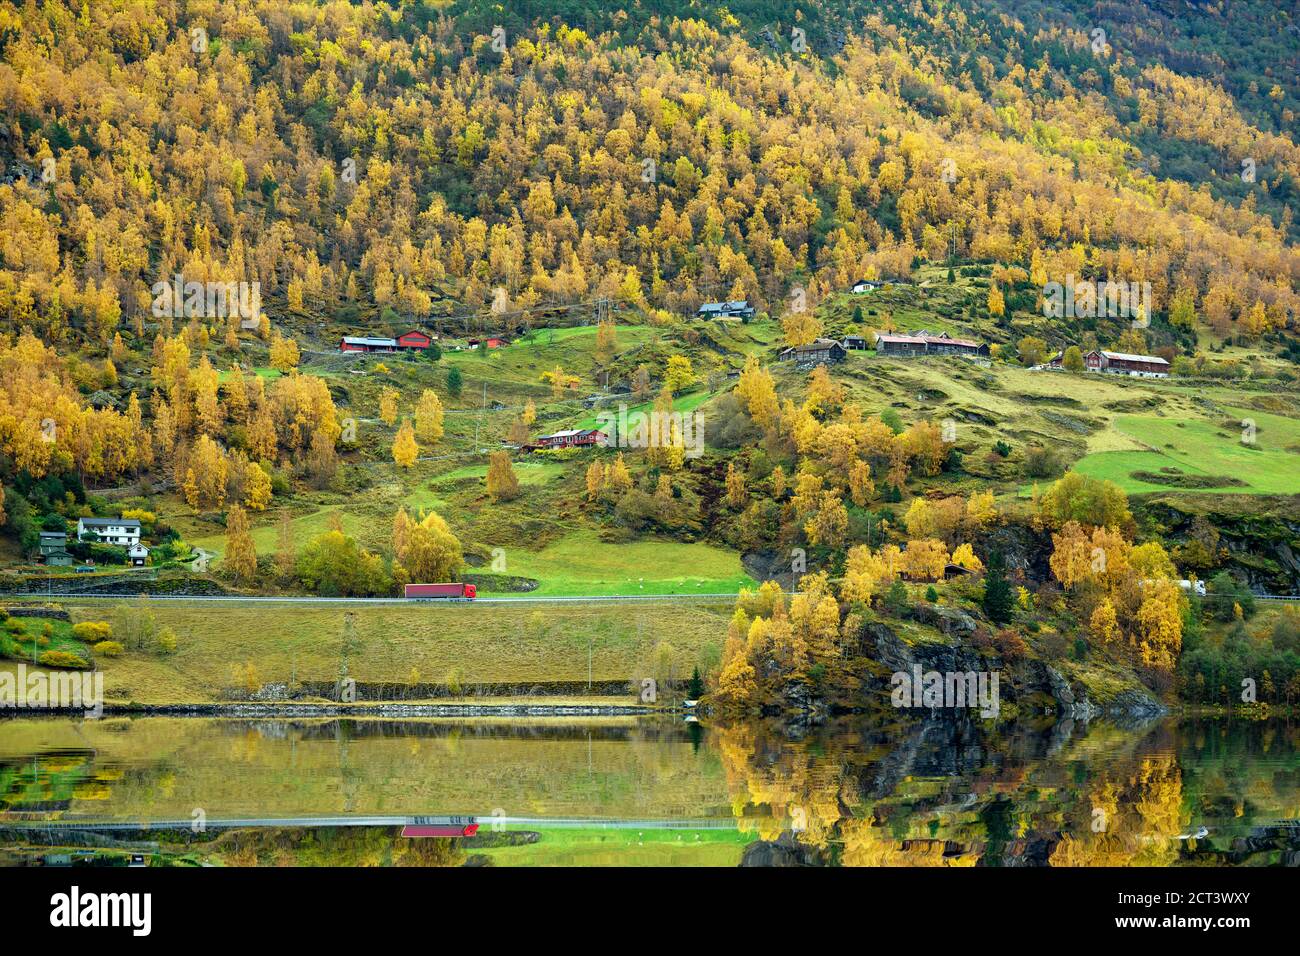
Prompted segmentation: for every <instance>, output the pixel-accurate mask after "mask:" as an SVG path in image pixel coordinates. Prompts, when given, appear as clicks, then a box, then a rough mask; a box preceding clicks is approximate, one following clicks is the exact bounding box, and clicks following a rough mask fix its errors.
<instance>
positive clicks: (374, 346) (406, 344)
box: [339, 329, 433, 352]
mask: <svg viewBox="0 0 1300 956" xmlns="http://www.w3.org/2000/svg"><path fill="white" fill-rule="evenodd" d="M432 344H433V337H432V336H430V335H429V334H428V333H427V332H421V331H419V330H418V329H412V330H411V331H409V332H403V333H402V334H401V335H399V336H397V338H395V339H390V338H380V337H375V336H366V335H345V336H343V339H342V340H341V341H340V342H339V351H340V352H412V351H419V350H421V349H427V348H428V347H429V346H430V345H432Z"/></svg>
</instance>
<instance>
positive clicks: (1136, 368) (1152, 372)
mask: <svg viewBox="0 0 1300 956" xmlns="http://www.w3.org/2000/svg"><path fill="white" fill-rule="evenodd" d="M1048 365H1050V366H1051V367H1052V368H1064V367H1065V353H1064V352H1058V353H1057V354H1056V355H1054V356H1053V357H1052V359H1051V361H1050V362H1048ZM1083 368H1084V371H1087V372H1106V373H1108V374H1110V375H1130V376H1133V377H1134V378H1168V377H1169V363H1168V362H1166V361H1165V360H1164V359H1162V358H1161V357H1160V356H1158V355H1131V354H1130V353H1128V352H1107V351H1105V350H1103V349H1093V350H1092V351H1091V352H1087V353H1085V354H1084V356H1083Z"/></svg>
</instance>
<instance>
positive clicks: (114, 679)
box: [72, 601, 731, 703]
mask: <svg viewBox="0 0 1300 956" xmlns="http://www.w3.org/2000/svg"><path fill="white" fill-rule="evenodd" d="M149 608H150V610H151V611H152V613H153V615H154V617H155V619H156V621H157V623H158V626H159V627H170V628H172V629H173V630H174V631H175V632H176V635H177V637H178V642H179V646H178V649H177V651H176V653H175V654H171V655H166V656H156V655H153V654H148V653H143V652H129V653H127V654H125V655H124V656H122V657H118V658H106V659H103V660H101V661H99V665H100V667H101V668H102V669H103V671H104V675H105V676H104V680H105V689H106V693H107V694H108V696H109V697H110V698H111V699H113V700H135V701H138V702H149V703H168V702H173V703H174V702H184V701H203V700H213V699H220V697H221V696H222V694H223V693H224V691H225V689H226V688H230V687H234V686H236V685H237V683H238V682H237V679H236V677H235V674H234V668H235V666H236V665H239V666H241V667H242V666H243V665H244V664H252V665H253V667H254V668H255V670H256V674H257V677H258V678H259V680H260V681H262V682H272V681H289V680H297V681H334V680H336V679H337V678H338V676H339V672H340V665H341V661H342V660H343V648H344V640H345V633H346V631H347V629H348V627H349V626H350V627H351V635H352V636H351V638H350V640H349V648H350V650H349V653H348V655H347V660H348V674H349V676H351V677H352V678H353V679H355V680H356V681H357V682H358V683H361V684H365V683H371V682H375V683H395V684H407V683H410V682H411V681H412V675H413V674H418V681H419V682H427V683H443V682H447V681H448V679H449V677H450V676H451V675H455V676H456V677H457V679H458V680H459V682H460V684H461V686H462V687H464V686H467V685H473V684H475V683H480V682H482V683H493V684H503V683H508V684H519V685H522V686H523V688H524V691H525V692H526V691H527V689H528V687H529V686H531V685H533V684H535V683H538V682H544V681H585V680H586V679H587V674H588V670H587V666H588V650H589V648H590V655H591V657H590V660H591V676H592V678H593V679H594V680H597V681H603V680H618V681H624V680H630V679H631V678H632V677H633V676H635V675H638V674H642V673H644V674H646V675H650V673H651V667H652V663H651V662H652V657H653V654H654V651H655V648H656V646H657V645H659V644H661V643H663V644H666V645H668V646H669V647H671V648H672V652H671V654H670V657H671V659H672V661H673V662H674V666H675V673H676V675H677V676H680V677H683V678H685V677H687V676H689V674H690V671H691V668H692V667H694V666H696V665H697V664H698V665H699V666H700V669H701V671H707V670H708V668H709V666H711V664H712V663H713V662H715V661H716V659H717V657H718V655H719V654H720V649H721V647H722V642H723V639H724V638H725V636H726V629H727V618H728V616H729V614H730V610H731V604H730V602H727V601H719V602H717V603H710V604H694V603H692V604H684V603H683V604H673V603H657V604H628V605H595V606H586V605H567V604H515V605H509V604H481V605H470V606H464V605H457V606H440V605H431V604H412V605H403V604H380V605H357V606H354V607H351V608H348V607H345V606H340V605H322V604H314V605H313V604H251V603H250V604H222V605H220V606H214V605H211V604H204V603H201V602H183V601H154V602H152V603H151V604H150V605H149ZM72 612H73V619H74V620H90V621H98V620H109V621H111V620H112V612H113V608H112V606H110V605H108V604H106V603H104V604H97V603H96V602H93V601H87V602H85V603H78V604H77V605H74V606H72ZM349 612H350V613H351V623H350V625H349V622H348V618H347V615H348V613H349Z"/></svg>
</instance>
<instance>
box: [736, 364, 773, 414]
mask: <svg viewBox="0 0 1300 956" xmlns="http://www.w3.org/2000/svg"><path fill="white" fill-rule="evenodd" d="M736 394H737V395H738V396H739V397H740V399H741V400H742V401H743V402H744V403H745V407H746V408H747V409H748V410H749V417H750V418H752V419H754V421H755V423H757V425H758V426H759V427H760V428H763V429H767V428H771V427H772V426H773V425H775V424H776V423H777V421H778V420H779V419H780V407H781V406H780V404H779V403H778V401H777V398H776V384H775V383H774V382H773V381H772V373H771V372H769V371H768V370H767V369H765V368H760V367H759V364H758V359H757V358H755V357H754V356H752V355H751V356H750V357H749V358H748V359H746V360H745V367H744V369H743V370H742V371H741V373H740V379H739V381H737V383H736Z"/></svg>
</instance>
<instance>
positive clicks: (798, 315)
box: [781, 311, 822, 346]
mask: <svg viewBox="0 0 1300 956" xmlns="http://www.w3.org/2000/svg"><path fill="white" fill-rule="evenodd" d="M781 331H782V332H783V333H784V335H785V344H786V345H791V346H795V345H807V344H808V343H809V342H814V341H816V340H817V339H818V338H820V337H821V334H822V324H821V321H820V320H818V318H817V316H816V315H814V314H813V313H812V312H811V311H804V312H792V313H790V314H789V315H787V316H785V317H784V318H783V319H781Z"/></svg>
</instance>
